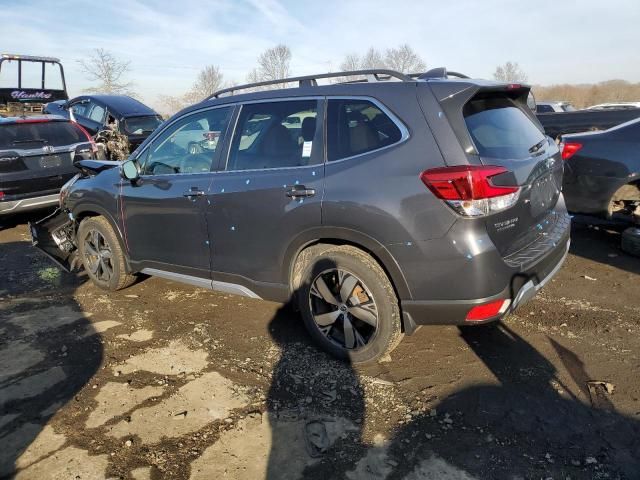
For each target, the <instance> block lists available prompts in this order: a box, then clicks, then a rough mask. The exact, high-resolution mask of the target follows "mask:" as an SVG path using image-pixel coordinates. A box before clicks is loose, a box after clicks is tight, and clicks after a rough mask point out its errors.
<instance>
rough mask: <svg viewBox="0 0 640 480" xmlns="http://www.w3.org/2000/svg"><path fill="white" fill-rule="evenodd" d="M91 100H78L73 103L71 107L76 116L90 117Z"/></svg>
mask: <svg viewBox="0 0 640 480" xmlns="http://www.w3.org/2000/svg"><path fill="white" fill-rule="evenodd" d="M89 107H90V104H89V102H78V103H74V104H73V105H71V107H70V109H71V111H72V112H73V114H74V115H75V116H80V117H84V118H89Z"/></svg>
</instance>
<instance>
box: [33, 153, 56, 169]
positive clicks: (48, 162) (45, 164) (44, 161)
mask: <svg viewBox="0 0 640 480" xmlns="http://www.w3.org/2000/svg"><path fill="white" fill-rule="evenodd" d="M38 164H39V165H40V167H42V168H57V167H60V166H62V159H61V158H60V156H59V155H47V156H45V157H40V158H39V159H38Z"/></svg>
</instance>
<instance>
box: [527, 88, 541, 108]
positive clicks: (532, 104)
mask: <svg viewBox="0 0 640 480" xmlns="http://www.w3.org/2000/svg"><path fill="white" fill-rule="evenodd" d="M527 106H528V107H529V108H530V109H531V111H532V112H533V113H536V109H537V106H538V104H537V103H536V97H535V96H534V95H533V92H532V91H529V96H528V97H527Z"/></svg>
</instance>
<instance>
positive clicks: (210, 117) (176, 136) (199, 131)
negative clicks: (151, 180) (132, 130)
mask: <svg viewBox="0 0 640 480" xmlns="http://www.w3.org/2000/svg"><path fill="white" fill-rule="evenodd" d="M232 111H233V107H223V108H216V109H211V110H205V111H201V112H197V113H193V114H191V115H187V116H185V117H184V118H182V119H180V120H177V121H176V122H175V123H174V124H173V125H171V126H169V127H168V128H167V129H166V130H165V131H164V132H162V133H161V134H160V135H159V136H158V137H156V138H155V139H154V140H153V142H152V143H151V144H150V145H149V148H148V152H147V153H146V154H145V155H144V156H145V157H146V158H145V160H144V164H143V165H142V166H141V173H142V175H173V174H184V173H203V172H208V171H210V170H211V164H212V162H213V159H214V158H215V153H216V151H217V149H218V146H219V145H220V144H221V143H222V140H221V139H222V138H223V137H224V132H225V130H226V129H227V126H228V124H229V119H230V117H231V112H232Z"/></svg>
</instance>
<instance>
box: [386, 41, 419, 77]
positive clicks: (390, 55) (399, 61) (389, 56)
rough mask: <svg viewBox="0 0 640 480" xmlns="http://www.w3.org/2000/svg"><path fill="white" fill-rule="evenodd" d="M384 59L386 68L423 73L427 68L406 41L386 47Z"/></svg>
mask: <svg viewBox="0 0 640 480" xmlns="http://www.w3.org/2000/svg"><path fill="white" fill-rule="evenodd" d="M384 59H385V61H384V63H385V65H386V66H387V68H390V69H392V70H396V71H398V72H402V73H423V72H424V71H425V70H426V69H427V64H426V63H425V62H424V60H422V58H420V56H419V55H418V54H417V53H416V52H415V51H414V50H413V48H411V47H410V46H409V45H407V44H406V43H405V44H404V45H400V46H399V47H398V48H389V49H387V51H386V52H385V56H384Z"/></svg>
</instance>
